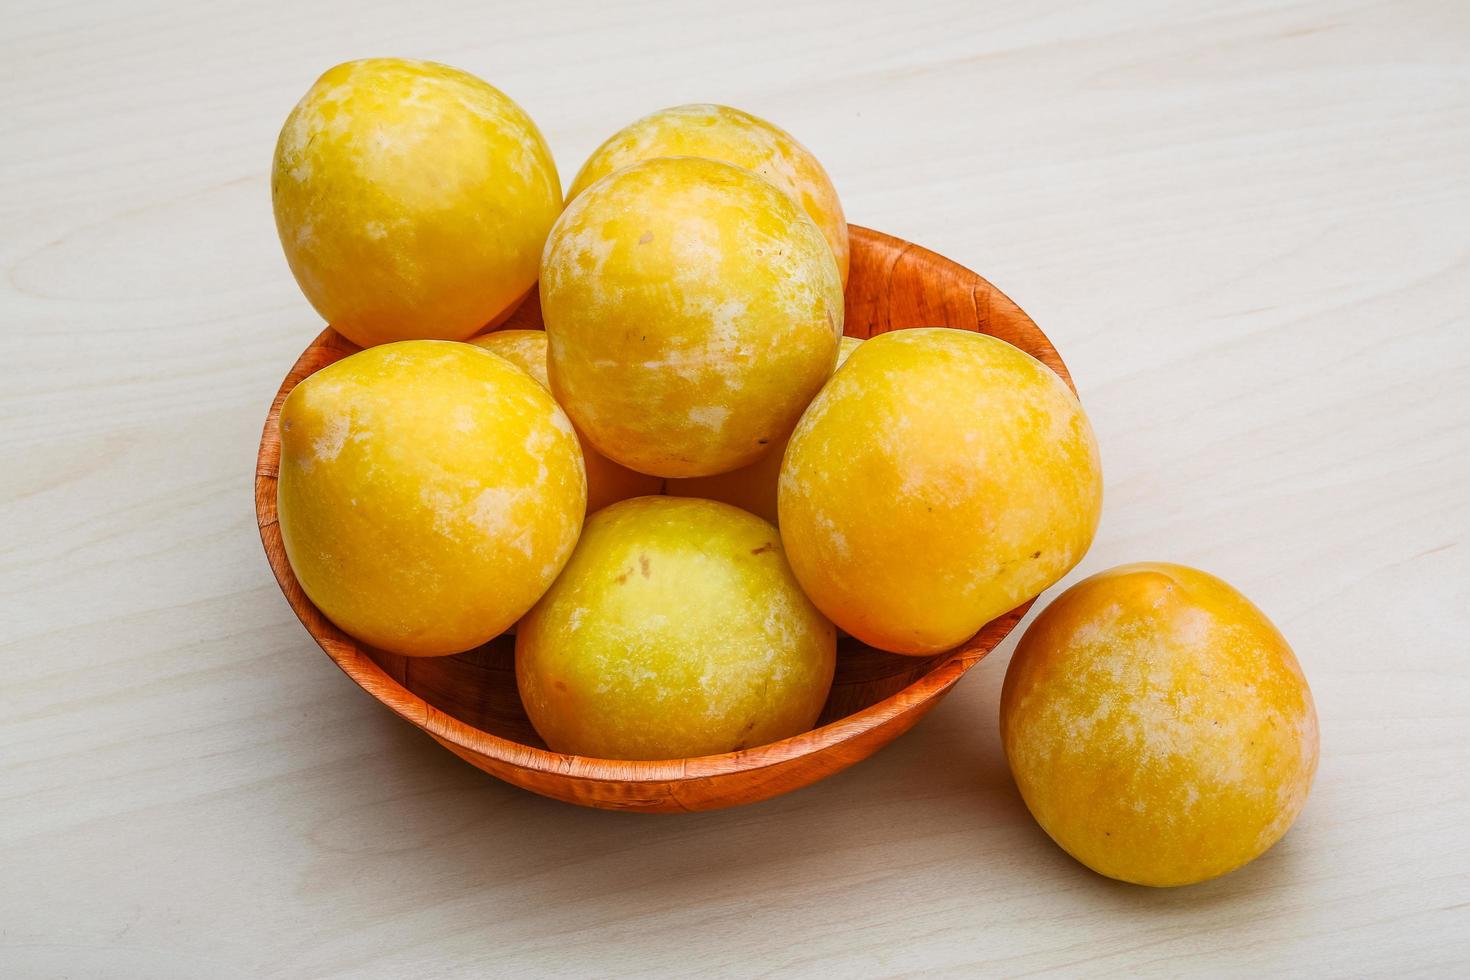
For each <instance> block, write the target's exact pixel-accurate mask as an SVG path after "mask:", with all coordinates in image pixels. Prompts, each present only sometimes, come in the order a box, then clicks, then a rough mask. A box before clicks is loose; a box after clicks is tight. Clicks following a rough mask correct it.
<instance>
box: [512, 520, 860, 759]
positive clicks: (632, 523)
mask: <svg viewBox="0 0 1470 980" xmlns="http://www.w3.org/2000/svg"><path fill="white" fill-rule="evenodd" d="M780 541H781V539H780V537H779V536H778V535H777V534H776V529H775V528H773V527H772V526H771V525H769V524H767V523H766V522H765V521H763V520H761V519H760V518H758V517H754V516H752V515H750V514H747V513H746V512H744V511H742V510H739V509H737V508H735V507H731V506H729V505H727V504H721V503H716V502H714V501H712V500H684V499H678V498H674V497H639V498H637V499H636V500H625V501H622V502H621V503H616V504H613V505H612V506H610V507H608V508H606V509H604V510H601V511H599V512H598V513H597V514H595V515H593V516H592V517H590V518H589V519H588V521H587V527H586V529H585V530H584V531H583V533H582V539H581V541H580V542H579V543H578V545H577V550H576V551H575V552H574V553H573V554H572V559H571V561H570V562H568V563H567V567H566V571H565V572H563V573H562V575H561V577H560V578H558V579H557V580H556V584H555V585H553V586H552V587H551V590H550V591H549V592H547V593H546V595H545V597H544V598H542V600H541V601H540V602H538V603H537V604H536V607H535V608H534V609H532V610H531V612H530V613H529V614H528V615H527V616H526V618H525V619H523V620H521V623H520V627H519V630H518V632H517V635H516V680H517V682H518V683H519V686H520V692H521V700H522V702H523V703H524V704H525V706H526V713H527V714H528V715H529V716H530V718H531V722H532V724H534V725H535V726H536V731H538V732H540V733H541V737H542V738H544V739H545V740H546V744H547V745H548V746H550V747H551V748H552V749H553V750H555V751H558V752H567V753H572V754H576V755H586V756H594V757H599V758H605V759H679V758H687V757H689V756H698V755H712V754H716V753H721V752H734V751H738V750H740V749H744V748H749V747H751V746H755V745H761V744H764V743H766V742H773V741H776V740H777V739H782V738H786V737H788V736H791V735H796V734H799V733H801V732H804V731H806V730H807V729H809V728H811V727H812V725H813V724H814V723H815V722H816V720H817V715H818V714H819V713H820V712H821V710H822V704H823V703H824V702H825V701H826V699H827V692H828V689H829V688H830V687H831V685H832V672H833V668H834V666H835V663H836V635H835V633H834V631H833V629H832V624H831V623H829V622H827V620H826V619H824V618H823V617H822V614H821V613H819V612H817V610H816V608H815V607H814V606H813V605H812V604H811V602H809V601H808V600H807V598H806V596H804V595H802V593H801V589H800V588H798V587H797V584H796V580H795V579H794V578H792V576H791V569H790V568H788V567H787V565H786V559H785V557H784V556H783V555H782V553H781V544H780Z"/></svg>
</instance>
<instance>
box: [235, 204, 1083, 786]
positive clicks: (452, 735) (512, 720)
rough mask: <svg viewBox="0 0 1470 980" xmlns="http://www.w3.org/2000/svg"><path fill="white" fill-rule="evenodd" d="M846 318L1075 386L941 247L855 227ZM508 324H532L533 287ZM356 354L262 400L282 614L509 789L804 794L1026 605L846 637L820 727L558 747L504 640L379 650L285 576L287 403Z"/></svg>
mask: <svg viewBox="0 0 1470 980" xmlns="http://www.w3.org/2000/svg"><path fill="white" fill-rule="evenodd" d="M846 324H847V333H848V334H849V335H851V336H853V337H868V336H871V335H873V334H878V333H883V332H884V331H887V330H898V329H902V328H904V327H930V326H949V327H955V328H958V329H961V330H975V331H979V332H981V333H987V334H991V335H992V336H995V337H999V338H1000V339H1002V340H1005V341H1007V342H1009V343H1011V344H1014V345H1015V346H1017V347H1019V348H1021V350H1024V351H1026V352H1027V353H1028V354H1030V355H1032V356H1033V357H1035V358H1037V359H1038V360H1040V361H1041V362H1042V363H1043V364H1045V365H1046V366H1047V367H1049V368H1051V369H1052V370H1053V371H1055V372H1056V373H1057V374H1058V375H1060V376H1061V378H1062V380H1064V381H1066V382H1067V384H1068V385H1071V384H1072V379H1071V377H1070V376H1069V375H1068V374H1067V369H1066V366H1065V365H1063V364H1062V359H1061V358H1060V357H1059V356H1058V355H1057V352H1056V349H1055V348H1054V347H1052V345H1051V342H1050V341H1049V340H1047V339H1046V335H1045V334H1043V333H1042V332H1041V330H1039V329H1038V328H1037V326H1036V324H1034V323H1032V322H1031V319H1030V317H1028V316H1026V314H1025V313H1023V312H1021V310H1020V308H1019V307H1017V306H1016V304H1015V303H1012V302H1011V301H1010V300H1009V299H1007V298H1006V297H1005V295H1004V294H1003V293H1001V291H1000V290H998V289H996V288H995V287H994V286H992V285H991V284H990V283H988V282H986V281H985V280H984V279H982V278H980V277H979V276H977V275H975V273H973V272H971V271H970V270H968V269H966V268H964V267H962V266H959V265H956V264H955V263H953V262H951V261H949V260H948V259H946V258H944V257H942V256H939V255H935V254H934V253H933V252H930V251H927V250H925V249H922V248H919V247H918V246H917V245H911V244H909V243H908V242H904V241H900V240H899V239H897V238H891V237H889V236H888V235H884V234H881V233H879V232H876V231H869V230H868V229H866V228H859V227H857V226H853V227H852V271H851V274H850V278H849V281H848V286H847V320H846ZM503 326H504V327H540V326H541V310H540V307H539V304H538V303H537V300H536V297H535V295H534V294H532V296H531V297H530V298H529V299H528V300H527V301H526V302H525V303H523V304H522V305H521V307H520V308H519V309H517V310H516V311H515V313H514V314H513V315H511V316H510V317H509V318H508V319H507V320H506V321H505V323H504V324H503ZM357 349H358V348H357V347H356V346H354V345H353V344H352V343H350V342H349V341H347V340H344V339H343V338H342V337H341V336H339V335H338V334H337V333H335V332H334V331H332V330H326V331H324V332H323V333H322V334H321V335H320V336H319V337H317V338H316V340H314V341H312V343H311V346H310V347H308V348H307V349H306V352H305V353H304V354H302V355H301V357H300V359H299V360H297V362H296V365H295V366H294V367H293V368H292V369H291V373H290V374H288V375H287V376H286V380H285V381H284V382H282V384H281V390H280V391H279V392H277V393H276V399H275V401H274V402H273V403H272V404H271V409H270V414H269V415H268V416H267V417H266V420H265V431H264V433H262V435H261V439H260V456H259V459H258V460H257V462H256V469H255V514H256V518H257V521H258V523H259V524H260V538H261V541H262V542H263V543H264V544H265V553H266V556H267V557H268V558H269V559H270V563H271V568H272V569H273V570H274V571H275V573H276V581H278V582H279V583H280V585H281V591H282V592H284V593H285V594H286V600H287V601H288V602H290V603H291V608H292V609H294V610H295V611H296V615H297V616H298V617H300V619H301V622H302V623H303V624H304V625H305V626H306V629H307V630H308V632H310V633H311V635H312V637H313V638H315V639H316V641H317V643H318V644H320V645H321V648H322V649H323V650H325V651H326V653H327V656H329V657H331V658H332V659H333V660H334V661H336V663H337V666H338V667H341V668H342V670H343V671H345V672H346V673H347V676H349V677H351V678H352V679H353V680H354V681H356V682H357V683H358V684H359V685H360V686H361V687H362V688H363V689H364V690H366V691H367V692H368V693H369V694H371V695H372V696H373V697H375V698H377V699H378V700H379V701H381V702H383V703H384V704H385V705H387V706H388V707H389V708H391V709H392V710H393V712H394V713H396V714H397V715H399V716H400V717H402V718H404V719H406V720H408V721H409V722H411V723H413V724H414V725H417V726H418V727H419V728H421V729H423V730H424V731H425V732H427V733H428V734H429V735H430V736H432V737H433V738H434V739H435V740H437V741H438V742H439V743H440V744H441V745H443V746H444V747H445V748H447V749H449V751H451V752H453V753H454V754H455V755H457V756H459V757H460V758H462V759H464V760H466V761H467V762H470V763H472V764H474V765H476V766H478V767H479V768H481V769H483V770H485V771H486V772H488V773H490V774H491V775H494V776H499V777H500V778H501V779H504V780H506V781H507V782H511V783H514V784H516V785H517V786H521V787H524V788H525V789H529V790H532V791H533V792H536V793H542V794H544V795H546V796H552V797H555V798H557V799H559V800H566V801H567V802H570V803H580V804H582V805H584V806H596V807H605V808H608V809H618V810H649V811H661V812H678V811H694V810H711V809H715V808H717V807H725V806H734V805H736V804H739V803H753V802H755V801H757V800H764V799H768V798H770V797H772V796H776V795H778V794H781V793H786V792H789V791H791V790H793V789H799V788H800V787H802V786H807V785H809V784H811V783H814V782H816V781H817V780H819V779H822V778H823V777H825V776H830V775H832V774H833V773H835V772H838V771H840V770H842V769H846V768H847V767H848V766H850V765H852V764H853V763H855V762H858V761H860V760H862V759H865V758H867V757H868V756H870V755H872V754H873V753H874V752H876V751H877V750H878V749H880V748H882V747H883V746H884V745H886V744H888V743H889V742H891V741H892V740H893V739H895V738H897V737H898V736H899V735H902V734H903V733H904V732H906V731H907V730H908V729H909V728H911V727H912V726H913V724H914V723H915V722H916V721H918V720H919V718H921V717H922V716H923V715H924V713H925V712H926V711H928V710H929V709H930V708H932V707H934V705H936V704H937V703H939V699H940V698H942V697H943V696H944V695H945V694H946V693H947V692H948V691H949V689H950V688H951V687H953V686H954V684H955V682H956V681H958V680H959V679H960V676H961V675H963V674H964V673H965V671H967V670H969V669H970V668H971V667H973V666H975V664H977V663H979V662H980V660H981V659H982V658H983V657H984V656H985V655H986V654H987V653H989V652H990V651H991V650H992V649H994V648H995V646H996V644H998V643H1000V641H1001V640H1003V639H1004V638H1005V636H1006V634H1007V633H1009V632H1010V631H1011V630H1012V628H1014V627H1015V625H1016V623H1018V622H1020V620H1021V617H1022V616H1024V615H1025V614H1026V610H1027V609H1028V608H1029V607H1030V605H1031V603H1029V602H1027V603H1026V604H1024V605H1022V606H1020V607H1018V608H1016V609H1012V610H1011V611H1010V612H1008V613H1006V614H1005V615H1004V616H1002V617H1000V618H999V619H997V620H994V621H993V622H991V623H989V624H987V625H986V626H985V628H984V629H982V630H980V632H978V633H976V634H975V635H974V636H972V637H971V638H970V639H969V640H967V641H965V642H964V643H963V644H961V645H960V646H958V647H956V648H955V649H953V650H951V651H949V652H947V653H941V654H938V655H936V656H932V657H903V656H897V655H894V654H889V653H883V652H880V651H877V650H873V649H871V648H869V647H866V646H863V645H862V644H860V643H858V642H857V641H855V640H853V639H850V638H847V637H844V638H842V639H841V640H840V641H839V646H838V655H837V676H836V678H835V680H834V681H833V684H832V693H831V695H830V696H829V697H828V699H827V704H826V707H825V708H824V709H823V711H822V716H821V718H820V720H819V721H818V727H817V728H814V729H813V730H811V731H809V732H806V733H804V734H802V735H797V736H794V737H792V738H787V739H782V740H781V741H779V742H772V743H771V744H769V745H759V746H756V747H755V748H751V749H744V750H742V751H739V752H729V753H726V754H724V755H708V756H700V757H698V758H693V759H670V760H667V761H661V762H629V761H621V760H610V759H591V758H586V757H583V756H576V755H563V754H561V753H559V752H552V751H550V750H548V749H547V748H546V745H545V743H544V742H542V741H541V739H540V738H539V737H538V736H537V734H536V731H535V729H533V728H532V727H531V723H530V721H529V720H527V718H526V713H525V711H524V710H523V709H522V708H521V702H520V697H519V695H518V694H517V693H516V680H515V654H514V650H515V644H514V638H513V637H510V636H502V637H500V638H498V639H495V640H493V641H491V642H490V643H487V644H485V645H484V646H482V647H480V648H478V649H476V650H471V651H470V652H468V653H462V654H458V655H456V656H452V657H420V658H414V657H401V656H398V655H396V654H391V653H385V652H383V651H382V650H378V649H376V648H374V647H370V646H368V645H366V644H363V643H359V642H358V641H356V640H354V639H353V638H352V637H350V636H348V635H347V634H345V633H343V632H342V631H341V630H339V629H338V628H337V627H336V626H333V625H332V624H331V623H330V622H328V621H327V618H326V617H325V616H323V615H322V613H321V612H320V610H318V609H317V608H316V606H314V605H312V603H311V600H310V599H308V598H307V597H306V593H304V592H303V591H302V590H301V585H300V583H299V582H297V581H296V576H295V575H294V574H292V572H291V566H290V564H289V563H288V562H287V561H286V551H285V548H284V547H283V546H282V544H281V530H280V527H279V525H278V523H277V518H276V478H277V475H278V474H279V472H280V456H281V437H280V431H279V429H278V428H277V423H278V419H279V416H280V413H281V403H282V402H283V401H285V398H286V395H287V394H288V393H289V392H290V391H291V389H292V388H294V387H295V386H296V384H297V383H298V382H299V381H301V380H302V379H303V378H305V377H307V376H308V375H310V374H312V373H313V372H315V371H318V370H320V369H321V368H323V367H325V366H327V365H328V364H331V363H332V362H333V361H336V360H339V359H341V358H343V357H345V356H347V355H348V354H351V353H353V352H354V351H356V350H357Z"/></svg>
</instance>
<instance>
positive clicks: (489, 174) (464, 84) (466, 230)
mask: <svg viewBox="0 0 1470 980" xmlns="http://www.w3.org/2000/svg"><path fill="white" fill-rule="evenodd" d="M271 198H272V203H273V205H274V208H275V215H276V228H277V231H278V232H279V233H280V237H281V246H282V247H283V248H284V249H285V252H286V260H287V261H288V262H289V263H290V266H291V271H292V272H293V273H294V274H295V276H296V281H297V282H298V283H299V284H300V286H301V290H302V292H304V293H305V294H306V298H307V299H308V300H310V301H311V305H312V306H314V307H315V308H316V310H317V312H318V313H320V314H321V315H322V318H323V319H325V320H326V321H327V322H328V323H329V324H331V325H332V327H333V329H335V330H336V331H337V332H338V333H340V334H342V335H343V336H345V337H346V338H347V339H349V340H351V341H352V342H353V343H356V344H358V345H359V346H362V347H370V346H372V345H373V344H382V343H389V342H392V341H397V340H412V339H421V338H433V339H440V340H463V339H465V338H467V337H469V336H471V335H472V334H474V333H476V332H477V331H479V330H481V329H483V328H484V327H485V326H486V325H487V324H489V323H491V322H493V321H495V320H497V319H499V318H501V317H502V316H503V315H504V314H507V313H508V312H509V311H510V310H511V309H513V308H514V307H515V305H516V304H517V303H518V302H519V301H520V299H521V298H522V297H523V296H525V295H526V293H527V292H528V291H530V289H531V288H532V287H533V286H534V285H535V283H536V276H537V272H538V268H539V264H540V259H541V249H542V246H543V244H544V243H545V241H546V234H547V232H548V231H550V229H551V225H552V222H553V221H555V220H556V216H557V215H558V214H559V213H560V212H561V203H562V202H561V181H560V179H559V178H558V177H557V173H556V164H555V162H554V161H553V160H552V158H551V150H550V148H549V147H548V146H547V145H546V140H545V139H543V138H542V136H541V133H540V131H539V130H538V129H537V128H536V124H535V123H534V122H532V120H531V117H530V116H528V115H527V114H526V113H525V111H524V110H523V109H521V107H520V106H518V105H516V103H515V102H513V101H512V100H511V99H510V98H509V97H508V96H506V95H505V93H503V92H501V91H500V90H498V89H496V88H494V87H493V86H491V85H489V84H487V83H485V82H484V81H481V80H480V79H478V78H476V77H475V76H473V75H471V74H469V73H468V72H463V71H460V70H458V69H455V68H450V67H448V66H446V65H439V64H434V63H432V62H427V61H410V60H406V59H402V58H368V59H364V60H361V61H349V62H347V63H345V64H341V65H338V66H336V67H335V68H332V69H330V70H329V71H327V72H326V73H325V74H323V75H322V76H321V78H319V79H317V81H316V83H315V84H314V85H313V86H312V87H311V89H310V90H309V91H308V92H307V93H306V95H305V96H303V97H302V99H301V101H300V102H299V103H298V104H297V105H296V107H295V108H294V109H293V110H292V111H291V114H290V116H289V117H288V118H287V119H286V123H285V125H284V126H282V127H281V135H280V139H279V140H278V141H277V143H276V154H275V163H274V166H273V168H272V172H271Z"/></svg>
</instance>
